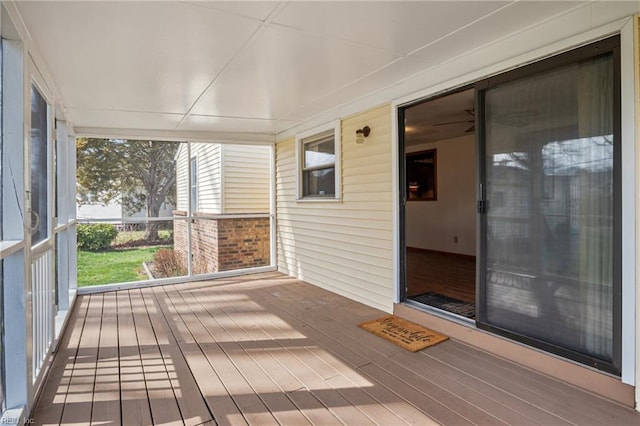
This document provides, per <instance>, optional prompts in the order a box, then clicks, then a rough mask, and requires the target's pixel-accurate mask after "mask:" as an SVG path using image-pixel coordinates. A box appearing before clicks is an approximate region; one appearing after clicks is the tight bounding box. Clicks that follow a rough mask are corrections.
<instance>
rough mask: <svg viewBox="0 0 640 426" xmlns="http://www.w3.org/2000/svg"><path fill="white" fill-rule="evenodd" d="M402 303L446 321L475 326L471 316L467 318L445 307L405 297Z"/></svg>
mask: <svg viewBox="0 0 640 426" xmlns="http://www.w3.org/2000/svg"><path fill="white" fill-rule="evenodd" d="M403 304H406V305H408V306H411V307H412V308H415V309H418V310H420V311H423V312H426V313H428V314H431V315H434V316H437V317H440V318H443V319H445V320H448V321H453V322H455V323H458V324H460V325H465V326H467V327H472V328H476V322H475V320H473V319H471V318H467V317H465V316H462V315H458V314H455V313H453V312H449V311H447V310H445V309H440V308H437V307H435V306H431V305H426V304H424V303H420V302H417V301H415V300H411V299H407V300H406V301H405V302H404V303H403Z"/></svg>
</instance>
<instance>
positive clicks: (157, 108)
mask: <svg viewBox="0 0 640 426" xmlns="http://www.w3.org/2000/svg"><path fill="white" fill-rule="evenodd" d="M587 3H589V2H576V1H566V2H564V1H556V2H536V1H534V2H527V1H513V2H511V1H479V2H478V1H470V2H444V1H441V2H295V1H293V2H288V1H283V2H218V1H199V2H171V1H163V2H101V1H91V2H58V1H55V2H32V1H28V2H27V1H25V2H18V3H17V9H18V11H19V12H20V14H21V15H22V18H23V19H24V22H25V24H26V26H27V28H28V31H29V33H30V35H31V37H32V39H33V42H34V46H35V48H36V49H37V53H38V55H39V56H40V57H41V58H42V59H43V61H44V64H45V67H44V68H46V72H47V73H49V74H50V78H51V80H52V81H53V83H54V85H55V87H56V90H57V94H58V96H59V99H61V103H62V104H64V107H65V110H66V115H67V118H68V119H70V120H71V122H72V123H73V124H74V125H75V126H76V127H77V128H111V129H148V130H156V131H157V130H170V131H173V130H178V131H218V132H253V133H267V134H273V133H277V132H279V131H283V130H286V129H288V128H290V127H292V126H295V125H296V124H298V123H300V122H303V121H305V120H307V119H309V118H311V117H314V116H315V115H318V114H320V113H322V112H324V111H326V110H327V109H329V108H331V107H335V106H338V105H342V104H345V103H348V102H350V101H353V100H354V99H358V98H361V97H363V96H365V95H368V94H370V93H371V92H375V91H377V90H381V89H382V88H385V87H388V86H390V85H394V84H398V83H399V82H401V81H403V80H405V79H407V78H408V77H410V76H412V75H415V74H416V73H418V72H420V71H423V70H425V69H428V68H429V67H432V66H435V65H437V64H439V63H442V62H444V61H447V60H448V59H451V58H454V57H457V56H459V55H462V54H464V53H465V52H468V51H471V50H474V49H477V48H479V47H481V46H484V45H486V44H488V43H490V42H492V41H494V40H497V39H500V38H502V37H505V36H507V35H509V34H512V33H514V32H517V31H520V30H521V29H523V28H526V27H529V26H532V25H535V24H537V23H539V22H541V21H544V20H547V19H549V18H551V17H553V16H555V15H558V14H562V13H565V12H567V11H569V10H572V9H575V8H580V7H584V6H585V4H587Z"/></svg>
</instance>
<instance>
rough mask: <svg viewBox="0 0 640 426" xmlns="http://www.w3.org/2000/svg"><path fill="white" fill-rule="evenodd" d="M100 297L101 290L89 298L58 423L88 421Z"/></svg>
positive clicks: (93, 384) (91, 398) (100, 313)
mask: <svg viewBox="0 0 640 426" xmlns="http://www.w3.org/2000/svg"><path fill="white" fill-rule="evenodd" d="M102 300H103V296H102V294H94V295H91V296H90V298H89V306H88V308H87V313H86V319H85V321H84V323H83V327H82V335H81V337H80V343H79V346H78V351H77V353H76V357H75V359H74V361H73V367H72V371H71V377H70V380H69V386H68V388H67V394H66V398H65V402H64V407H63V412H62V418H61V419H60V424H74V423H79V424H88V423H90V422H91V411H92V408H93V391H94V387H95V379H96V365H97V362H98V343H99V341H100V327H101V325H102ZM119 419H120V416H118V418H117V420H118V421H119ZM115 420H116V418H115V417H114V421H115ZM47 423H48V422H47Z"/></svg>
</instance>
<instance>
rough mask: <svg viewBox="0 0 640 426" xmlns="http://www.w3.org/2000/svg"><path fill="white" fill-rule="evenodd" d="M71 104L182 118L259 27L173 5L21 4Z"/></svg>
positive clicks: (210, 11)
mask: <svg viewBox="0 0 640 426" xmlns="http://www.w3.org/2000/svg"><path fill="white" fill-rule="evenodd" d="M18 7H19V9H20V12H21V14H22V15H23V18H24V20H25V22H26V24H27V26H28V27H29V28H30V30H31V32H32V34H33V37H34V39H35V40H36V42H37V45H38V47H39V48H40V51H41V53H42V56H43V57H44V59H45V60H46V62H47V65H48V67H49V69H50V70H51V72H52V73H53V74H54V75H55V77H56V85H57V86H58V89H59V91H60V92H61V93H62V96H63V100H64V102H65V103H66V104H67V105H68V106H71V107H92V108H110V109H112V108H117V109H122V110H134V111H155V112H171V113H184V112H186V111H187V110H188V108H189V107H190V106H191V105H192V104H193V102H194V101H195V100H196V99H197V97H198V96H199V95H200V94H201V93H202V91H203V90H204V89H205V88H206V87H207V85H208V84H209V83H210V82H211V81H212V79H213V78H214V77H215V76H216V75H217V74H218V73H219V72H220V71H221V70H222V68H223V67H224V66H225V65H226V64H227V62H228V61H229V60H230V58H231V57H232V56H233V54H234V53H235V52H236V51H237V49H238V48H239V47H240V46H241V45H242V44H243V43H245V41H246V40H247V39H248V38H249V37H250V35H251V34H252V33H253V32H254V31H255V29H256V28H257V27H258V25H259V23H257V22H256V21H254V20H249V19H246V18H240V17H236V16H232V15H229V14H226V13H220V12H216V11H214V10H210V9H206V8H202V7H197V6H193V5H189V4H179V3H173V2H157V3H155V2H154V3H148V2H113V3H111V2H109V3H105V2H89V3H81V2H21V3H19V4H18Z"/></svg>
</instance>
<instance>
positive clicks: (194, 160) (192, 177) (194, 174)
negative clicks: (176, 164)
mask: <svg viewBox="0 0 640 426" xmlns="http://www.w3.org/2000/svg"><path fill="white" fill-rule="evenodd" d="M194 165H195V167H194ZM198 169H199V165H198V156H197V155H193V156H191V158H190V159H189V212H190V215H191V216H193V214H194V213H195V212H197V211H198V208H199V205H198V203H199V201H200V200H199V198H200V197H199V195H200V194H198V180H199V179H198V172H199V170H198ZM194 195H195V197H194Z"/></svg>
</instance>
